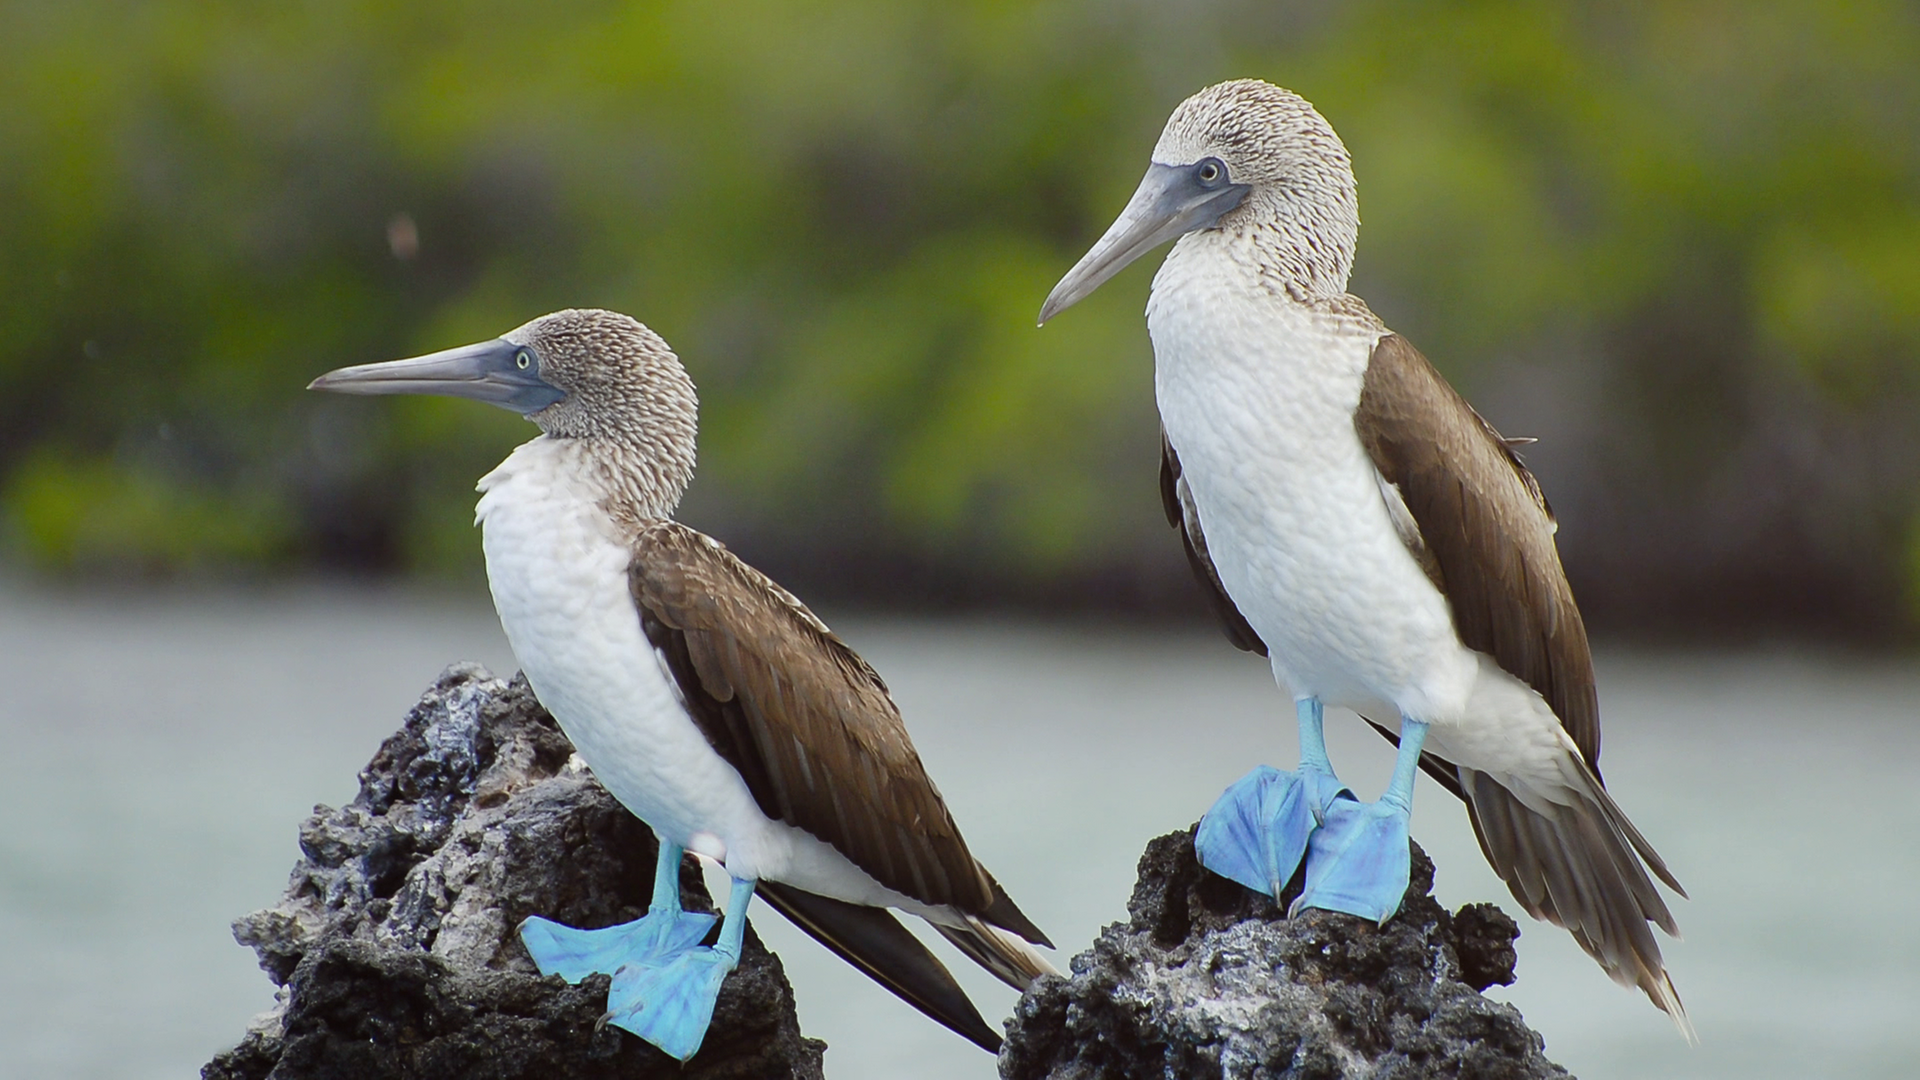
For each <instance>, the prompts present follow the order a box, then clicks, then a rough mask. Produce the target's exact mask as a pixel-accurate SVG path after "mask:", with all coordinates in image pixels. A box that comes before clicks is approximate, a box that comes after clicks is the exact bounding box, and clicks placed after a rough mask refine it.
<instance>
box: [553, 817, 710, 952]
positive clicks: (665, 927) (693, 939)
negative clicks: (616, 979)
mask: <svg viewBox="0 0 1920 1080" xmlns="http://www.w3.org/2000/svg"><path fill="white" fill-rule="evenodd" d="M681 854H682V852H681V850H680V847H679V845H677V844H669V843H667V842H666V841H665V840H661V841H660V858H659V861H657V862H655V863H654V866H653V899H652V900H651V901H649V902H648V904H647V913H646V914H645V915H643V916H641V917H640V918H638V919H635V920H633V921H632V922H624V923H619V924H616V925H614V926H607V927H602V928H600V929H598V930H575V929H574V928H572V927H570V926H562V925H560V924H559V923H557V922H554V921H552V920H551V919H543V918H541V917H540V916H538V915H533V916H529V917H528V918H527V920H526V921H525V922H522V923H521V924H520V941H521V943H522V944H524V945H525V946H526V947H527V953H528V954H529V955H530V956H532V957H533V962H534V964H535V965H536V966H537V967H539V969H540V974H542V975H558V976H560V977H561V978H563V979H565V980H567V981H568V982H570V983H577V982H579V981H580V980H581V979H584V978H586V977H587V976H589V975H592V974H594V973H595V972H599V973H601V974H606V975H615V974H618V973H619V971H620V970H621V969H622V968H626V967H637V966H646V965H649V964H653V965H657V964H661V963H665V962H666V961H668V960H670V959H672V958H673V956H674V955H675V954H677V953H681V952H684V951H686V950H687V949H689V948H691V947H692V946H694V945H697V944H699V943H700V939H701V938H703V937H706V936H707V931H708V930H710V929H712V928H713V923H714V917H713V916H712V915H708V914H705V913H701V912H692V911H682V910H680V856H681Z"/></svg>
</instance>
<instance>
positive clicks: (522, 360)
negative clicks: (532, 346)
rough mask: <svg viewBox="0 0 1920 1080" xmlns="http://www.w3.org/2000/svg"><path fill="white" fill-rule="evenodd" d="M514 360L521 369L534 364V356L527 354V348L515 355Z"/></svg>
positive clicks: (523, 369)
mask: <svg viewBox="0 0 1920 1080" xmlns="http://www.w3.org/2000/svg"><path fill="white" fill-rule="evenodd" d="M513 362H514V364H515V366H517V367H518V368H519V369H520V370H521V371H525V370H527V368H528V367H530V366H532V364H533V358H532V357H531V356H528V355H527V351H526V350H525V349H522V350H520V351H519V352H517V353H515V354H514V355H513Z"/></svg>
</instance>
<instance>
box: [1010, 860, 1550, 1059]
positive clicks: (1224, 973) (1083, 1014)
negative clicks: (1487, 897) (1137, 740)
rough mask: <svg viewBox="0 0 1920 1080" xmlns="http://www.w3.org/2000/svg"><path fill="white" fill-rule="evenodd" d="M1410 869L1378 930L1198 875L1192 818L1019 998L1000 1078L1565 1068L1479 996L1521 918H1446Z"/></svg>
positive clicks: (1428, 883)
mask: <svg viewBox="0 0 1920 1080" xmlns="http://www.w3.org/2000/svg"><path fill="white" fill-rule="evenodd" d="M1413 860H1414V865H1413V881H1412V884H1411V885H1410V886H1409V887H1408V889H1407V896H1406V900H1405V901H1404V903H1403V905H1402V907H1401V910H1400V913H1399V914H1398V915H1396V916H1394V918H1393V919H1391V920H1390V921H1389V922H1388V923H1387V925H1386V926H1385V927H1377V926H1374V925H1373V924H1371V923H1369V922H1367V921H1366V920H1363V919H1357V918H1354V917H1353V916H1350V915H1342V914H1338V913H1335V912H1329V911H1318V910H1309V911H1305V912H1302V913H1301V915H1300V917H1299V918H1295V919H1288V918H1286V906H1287V904H1289V903H1291V902H1292V901H1293V899H1294V897H1295V896H1297V895H1298V894H1299V886H1298V883H1297V879H1298V876H1297V875H1296V883H1295V884H1294V885H1293V886H1290V887H1289V888H1288V890H1287V892H1286V893H1285V894H1284V895H1283V896H1282V897H1281V902H1280V903H1278V904H1276V903H1275V902H1274V901H1272V900H1271V899H1269V898H1268V897H1266V896H1264V895H1262V894H1260V893H1256V892H1253V891H1251V890H1249V889H1245V888H1242V887H1241V886H1240V885H1237V884H1235V883H1234V882H1232V881H1229V880H1227V879H1226V878H1222V877H1219V876H1217V875H1214V874H1212V873H1209V872H1207V871H1205V870H1203V869H1202V868H1201V867H1200V864H1199V862H1198V861H1197V860H1196V859H1195V857H1194V853H1193V830H1192V829H1188V830H1186V831H1184V832H1177V833H1171V834H1169V835H1167V836H1162V837H1160V838H1159V839H1156V840H1154V841H1153V842H1152V843H1151V844H1149V845H1148V846H1147V850H1146V853H1145V854H1143V855H1142V856H1141V857H1140V874H1139V880H1138V882H1137V883H1136V884H1135V886H1134V890H1133V897H1132V899H1131V900H1129V901H1128V903H1127V910H1128V913H1129V914H1130V915H1131V916H1132V918H1131V919H1130V920H1129V921H1128V922H1126V923H1115V924H1113V925H1112V926H1109V927H1107V928H1106V929H1105V930H1104V931H1102V933H1101V935H1100V937H1099V938H1098V939H1097V940H1096V941H1095V942H1094V944H1093V948H1091V949H1090V950H1088V951H1086V952H1083V953H1081V954H1080V955H1078V956H1076V957H1074V958H1073V964H1072V974H1071V975H1069V976H1066V977H1052V976H1050V977H1048V978H1045V979H1043V980H1041V981H1040V982H1039V983H1037V984H1035V986H1034V987H1033V988H1032V989H1031V990H1029V991H1028V992H1027V994H1026V995H1025V996H1024V997H1022V998H1021V1000H1020V1004H1019V1006H1018V1008H1017V1009H1016V1011H1015V1015H1014V1020H1013V1023H1012V1025H1011V1029H1010V1031H1009V1033H1008V1037H1007V1044H1006V1048H1005V1050H1003V1051H1002V1053H1001V1057H1000V1075H1001V1076H1002V1077H1003V1078H1005V1080H1043V1078H1044V1080H1093V1078H1096V1077H1098V1078H1102V1080H1122V1078H1130V1077H1140V1078H1143V1080H1144V1078H1148V1077H1151V1078H1153V1080H1161V1078H1164V1077H1183V1078H1185V1077H1224V1078H1232V1080H1239V1078H1260V1080H1281V1078H1288V1080H1293V1078H1298V1080H1308V1078H1314V1080H1320V1078H1327V1080H1332V1078H1337V1077H1356V1078H1357V1077H1368V1078H1374V1080H1388V1078H1392V1080H1414V1078H1424V1077H1473V1078H1485V1080H1532V1078H1536V1077H1566V1076H1567V1072H1566V1070H1564V1069H1562V1068H1560V1067H1559V1066H1558V1065H1555V1064H1554V1063H1553V1062H1551V1061H1548V1060H1547V1058H1546V1055H1545V1052H1544V1047H1545V1043H1544V1041H1543V1040H1542V1039H1541V1038H1540V1036H1539V1035H1538V1034H1536V1033H1535V1032H1533V1031H1532V1030H1531V1029H1529V1028H1528V1027H1527V1026H1526V1022H1525V1021H1523V1020H1522V1019H1521V1018H1520V1013H1519V1010H1517V1009H1515V1008H1514V1007H1513V1006H1511V1005H1503V1004H1500V1003H1498V1002H1494V1001H1491V1000H1489V999H1487V998H1485V997H1483V996H1481V994H1480V993H1479V991H1481V990H1483V989H1485V988H1486V987H1488V986H1490V985H1492V984H1494V983H1502V984H1505V983H1510V982H1512V981H1513V964H1514V951H1513V940H1514V938H1515V937H1517V936H1518V935H1519V929H1518V927H1516V926H1515V925H1514V923H1513V920H1512V919H1510V918H1508V917H1507V916H1506V915H1505V914H1504V913H1503V912H1501V911H1500V909H1499V908H1496V907H1494V906H1492V905H1490V904H1473V905H1469V906H1467V907H1464V908H1462V909H1460V911H1459V912H1457V913H1454V914H1451V915H1450V914H1448V913H1447V911H1446V910H1445V909H1444V908H1442V907H1441V906H1440V905H1439V904H1438V903H1436V902H1435V901H1434V899H1433V897H1432V896H1431V895H1429V893H1430V891H1431V889H1432V887H1433V864H1432V863H1431V862H1430V861H1428V859H1427V856H1426V853H1425V852H1423V851H1421V850H1420V849H1419V847H1418V846H1417V845H1416V846H1415V847H1414V849H1413Z"/></svg>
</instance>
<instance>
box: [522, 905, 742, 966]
mask: <svg viewBox="0 0 1920 1080" xmlns="http://www.w3.org/2000/svg"><path fill="white" fill-rule="evenodd" d="M717 921H719V920H718V919H717V918H715V917H714V916H712V915H701V914H696V913H694V912H691V911H678V912H675V911H650V912H648V913H647V914H646V915H645V916H643V917H641V918H638V919H635V920H633V921H632V922H624V923H621V924H619V925H618V926H607V927H602V928H601V929H598V930H575V929H574V928H573V927H571V926H562V925H560V924H559V923H557V922H554V921H553V920H551V919H543V918H541V917H540V916H538V915H534V916H531V917H530V918H528V919H527V921H525V922H523V923H521V924H520V941H521V942H522V943H523V944H525V945H526V947H527V952H528V953H529V954H530V955H531V956H532V957H533V962H534V963H535V964H536V965H538V966H539V968H540V974H542V975H558V976H560V977H561V978H563V979H565V980H567V981H568V982H570V983H577V982H579V981H580V980H581V979H584V978H586V977H587V976H589V975H592V974H594V973H596V972H599V973H602V974H606V975H612V974H615V973H616V972H618V971H619V970H620V969H621V968H623V967H629V966H647V965H657V964H660V963H664V962H666V961H667V960H669V959H671V958H672V957H673V956H674V955H675V954H676V953H681V952H685V951H686V950H687V949H688V948H690V947H692V946H694V945H698V944H700V939H701V938H704V937H706V936H707V931H709V930H711V929H713V924H714V923H715V922H717Z"/></svg>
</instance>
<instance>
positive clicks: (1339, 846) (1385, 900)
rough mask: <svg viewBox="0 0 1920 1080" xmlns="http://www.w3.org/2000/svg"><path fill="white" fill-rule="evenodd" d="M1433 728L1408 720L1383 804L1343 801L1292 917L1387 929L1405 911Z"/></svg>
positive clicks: (1322, 833)
mask: <svg viewBox="0 0 1920 1080" xmlns="http://www.w3.org/2000/svg"><path fill="white" fill-rule="evenodd" d="M1426 738H1427V725H1426V724H1423V723H1421V722H1419V721H1417V720H1409V719H1405V718H1403V719H1402V720H1401V722H1400V755H1399V757H1398V759H1397V760H1396V761H1395V762H1394V769H1393V781H1392V782H1391V783H1389V784H1388V785H1387V792H1386V794H1384V795H1382V796H1380V801H1379V802H1374V803H1358V802H1352V801H1349V800H1345V799H1342V800H1339V801H1338V802H1336V803H1334V804H1333V805H1331V806H1329V807H1328V808H1327V815H1326V820H1325V821H1324V822H1322V823H1321V827H1320V829H1319V830H1318V831H1316V832H1315V833H1314V834H1313V836H1312V838H1311V842H1310V843H1309V845H1308V850H1307V887H1306V889H1305V890H1303V891H1302V892H1301V894H1300V899H1298V900H1295V901H1294V902H1293V907H1292V908H1291V909H1289V910H1288V912H1287V914H1289V915H1293V914H1296V913H1298V912H1299V911H1300V910H1301V909H1302V908H1310V907H1313V908H1324V909H1326V910H1328V911H1344V912H1346V913H1347V914H1349V915H1358V916H1360V917H1361V918H1363V919H1371V920H1373V921H1374V922H1376V923H1385V922H1386V921H1387V920H1388V919H1390V918H1392V917H1393V914H1394V912H1396V911H1399V910H1400V901H1401V900H1402V899H1404V898H1405V897H1406V895H1407V882H1408V880H1409V878H1410V877H1411V874H1412V860H1413V855H1412V852H1411V850H1410V849H1409V848H1408V846H1407V823H1408V820H1409V819H1410V818H1411V817H1412V815H1413V778H1414V774H1415V773H1416V772H1417V771H1418V770H1419V768H1420V747H1421V745H1422V744H1424V743H1425V742H1426Z"/></svg>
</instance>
